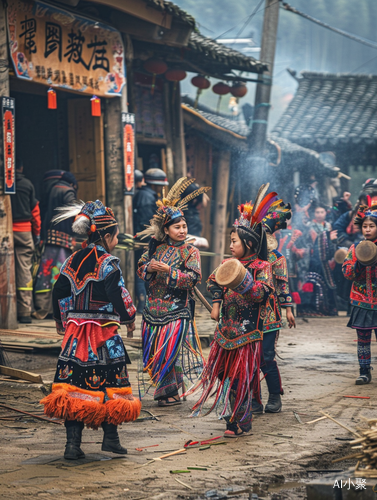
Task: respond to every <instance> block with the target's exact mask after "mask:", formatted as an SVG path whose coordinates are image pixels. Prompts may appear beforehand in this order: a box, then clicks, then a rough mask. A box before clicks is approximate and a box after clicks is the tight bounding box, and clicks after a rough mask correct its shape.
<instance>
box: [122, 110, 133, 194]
mask: <svg viewBox="0 0 377 500" xmlns="http://www.w3.org/2000/svg"><path fill="white" fill-rule="evenodd" d="M122 127H123V163H124V194H134V173H135V115H134V114H132V113H122Z"/></svg>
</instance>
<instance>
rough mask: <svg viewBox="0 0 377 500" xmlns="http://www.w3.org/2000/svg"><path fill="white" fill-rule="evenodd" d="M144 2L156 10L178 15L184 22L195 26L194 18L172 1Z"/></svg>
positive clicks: (154, 0) (149, 0)
mask: <svg viewBox="0 0 377 500" xmlns="http://www.w3.org/2000/svg"><path fill="white" fill-rule="evenodd" d="M146 3H148V4H149V5H151V6H153V7H155V8H157V9H158V10H163V11H165V12H167V13H168V14H171V15H172V16H174V17H178V18H179V19H180V20H181V21H182V22H184V23H185V24H189V25H190V26H192V27H193V28H195V19H194V18H193V17H192V16H191V15H190V14H188V13H187V12H186V11H185V10H183V9H181V8H180V7H178V5H175V4H174V3H173V2H168V1H167V0H146Z"/></svg>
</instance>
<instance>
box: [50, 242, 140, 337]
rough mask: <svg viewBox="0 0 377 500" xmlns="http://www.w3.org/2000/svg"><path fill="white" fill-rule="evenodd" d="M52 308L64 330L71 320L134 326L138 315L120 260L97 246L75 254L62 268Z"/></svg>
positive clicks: (91, 246) (54, 290) (55, 287)
mask: <svg viewBox="0 0 377 500" xmlns="http://www.w3.org/2000/svg"><path fill="white" fill-rule="evenodd" d="M53 308H54V318H55V320H56V321H57V322H61V323H63V326H64V327H65V326H66V323H67V321H68V320H69V319H74V320H77V321H81V320H89V321H91V320H96V321H97V322H99V323H100V324H108V323H132V322H133V321H134V319H135V313H136V309H135V306H134V305H133V303H132V299H131V296H130V294H129V293H128V291H127V289H126V287H125V284H124V280H123V276H122V272H121V270H120V267H119V259H118V258H117V257H114V256H113V255H111V254H109V253H107V252H106V251H105V249H104V248H103V247H101V246H100V245H94V244H91V245H89V246H88V247H87V248H85V249H84V250H79V251H77V252H75V253H74V254H72V255H71V256H70V257H69V258H68V259H67V260H66V261H65V262H64V264H63V265H62V267H61V269H60V276H59V278H58V280H57V282H56V284H55V286H54V289H53Z"/></svg>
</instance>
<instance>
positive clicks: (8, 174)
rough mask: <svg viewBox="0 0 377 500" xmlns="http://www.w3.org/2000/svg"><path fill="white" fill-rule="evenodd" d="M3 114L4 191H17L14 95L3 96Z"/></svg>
mask: <svg viewBox="0 0 377 500" xmlns="http://www.w3.org/2000/svg"><path fill="white" fill-rule="evenodd" d="M1 109H2V116H3V148H4V193H5V194H15V193H16V175H15V147H14V146H15V142H14V139H15V129H14V127H15V124H14V111H15V104H14V99H13V98H12V97H2V98H1Z"/></svg>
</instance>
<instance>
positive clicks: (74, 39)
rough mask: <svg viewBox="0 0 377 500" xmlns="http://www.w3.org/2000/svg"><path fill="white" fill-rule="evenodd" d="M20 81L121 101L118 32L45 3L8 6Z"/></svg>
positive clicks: (122, 81) (14, 0) (16, 0)
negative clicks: (114, 97) (113, 96)
mask: <svg viewBox="0 0 377 500" xmlns="http://www.w3.org/2000/svg"><path fill="white" fill-rule="evenodd" d="M7 12H8V29H9V45H10V54H11V58H12V62H13V66H14V69H15V73H16V76H18V77H19V78H22V79H24V80H31V81H34V82H38V83H43V84H44V85H48V86H50V87H60V88H63V89H70V90H76V91H79V92H83V93H86V94H96V95H99V96H111V95H120V94H121V93H122V88H123V86H124V84H125V82H126V73H125V63H124V47H123V41H122V36H121V34H120V33H119V32H118V31H117V30H115V29H114V28H112V27H110V26H107V25H105V24H102V23H99V22H95V21H93V20H90V19H87V18H85V17H82V16H79V15H76V14H72V13H71V12H68V11H65V10H62V9H60V8H58V7H55V6H52V5H48V4H46V3H43V2H40V1H38V0H37V1H33V0H31V1H28V2H23V1H21V0H9V1H8V9H7Z"/></svg>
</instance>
